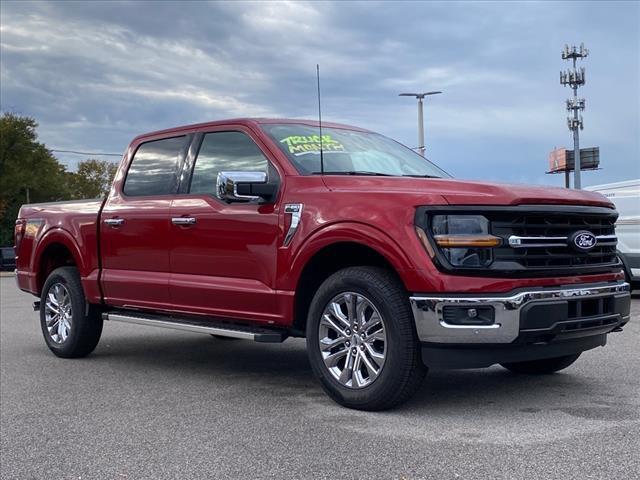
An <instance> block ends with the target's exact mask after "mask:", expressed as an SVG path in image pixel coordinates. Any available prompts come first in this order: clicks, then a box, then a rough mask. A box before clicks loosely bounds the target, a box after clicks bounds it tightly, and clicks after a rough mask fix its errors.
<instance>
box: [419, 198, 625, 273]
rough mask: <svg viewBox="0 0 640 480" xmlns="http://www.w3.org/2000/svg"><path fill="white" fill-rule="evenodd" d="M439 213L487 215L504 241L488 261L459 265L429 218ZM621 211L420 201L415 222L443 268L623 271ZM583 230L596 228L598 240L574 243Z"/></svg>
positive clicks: (466, 270) (462, 270)
mask: <svg viewBox="0 0 640 480" xmlns="http://www.w3.org/2000/svg"><path fill="white" fill-rule="evenodd" d="M434 215H483V216H484V217H486V218H487V219H488V220H489V233H490V234H492V235H495V236H497V237H500V238H501V240H502V242H501V244H500V245H499V246H497V247H493V248H490V249H489V248H487V250H488V251H490V253H491V258H490V259H487V262H486V263H484V266H482V267H480V266H477V265H476V266H473V265H469V266H465V265H462V266H454V265H452V264H451V263H450V262H449V259H448V257H447V256H446V255H445V254H444V253H443V251H442V250H443V249H441V248H439V247H438V246H437V245H436V243H435V241H434V239H433V236H432V232H431V223H430V222H431V218H432V217H433V216H434ZM617 217H618V213H617V212H616V211H615V210H614V209H611V208H607V207H587V206H576V205H567V206H564V205H563V206H561V205H522V206H516V207H492V206H491V207H481V206H453V207H420V208H419V209H418V210H417V212H416V224H417V225H418V226H420V227H421V228H422V229H423V230H424V231H425V232H427V235H428V236H429V239H430V241H431V244H432V245H433V247H434V252H435V261H436V265H437V266H438V268H439V269H441V270H443V271H447V272H450V273H458V274H460V275H479V276H487V277H491V276H494V277H553V276H563V275H564V276H569V275H578V274H594V273H605V272H613V271H618V270H619V269H620V267H621V263H620V260H619V259H618V256H617V252H616V243H617V239H616V237H615V222H616V219H617ZM578 232H589V233H591V234H593V236H595V237H597V243H596V245H595V246H594V247H593V248H591V249H590V250H587V251H584V250H583V251H581V250H579V249H578V248H577V247H574V246H572V243H573V240H574V239H575V238H574V237H575V236H576V235H577V234H578ZM510 240H511V242H510ZM459 250H462V249H459ZM471 253H474V252H471ZM476 256H478V254H476ZM476 263H477V262H476Z"/></svg>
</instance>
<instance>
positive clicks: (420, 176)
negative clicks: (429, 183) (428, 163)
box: [403, 175, 442, 178]
mask: <svg viewBox="0 0 640 480" xmlns="http://www.w3.org/2000/svg"><path fill="white" fill-rule="evenodd" d="M403 177H412V178H442V177H439V176H437V175H403Z"/></svg>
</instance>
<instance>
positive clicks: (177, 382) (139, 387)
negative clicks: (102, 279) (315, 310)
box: [0, 277, 640, 480]
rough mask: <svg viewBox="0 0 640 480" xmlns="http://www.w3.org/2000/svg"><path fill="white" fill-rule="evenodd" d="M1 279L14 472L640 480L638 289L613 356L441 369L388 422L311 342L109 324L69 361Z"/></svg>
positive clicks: (1, 351)
mask: <svg viewBox="0 0 640 480" xmlns="http://www.w3.org/2000/svg"><path fill="white" fill-rule="evenodd" d="M32 301H33V298H32V297H31V296H30V295H27V294H24V293H22V292H20V291H18V290H17V288H16V287H15V284H14V279H13V278H6V277H5V278H0V302H1V305H2V307H1V312H0V361H1V371H0V374H1V377H0V407H1V408H0V410H1V423H0V427H1V437H2V438H1V452H0V454H1V455H0V462H1V466H0V467H1V468H0V477H1V478H2V479H7V480H8V479H14V478H15V479H47V480H49V479H51V480H53V479H143V478H144V479H147V478H148V479H164V478H176V479H196V478H238V479H257V478H278V479H282V478H314V479H321V478H359V479H360V478H361V479H369V478H376V479H377V478H381V479H386V478H389V479H423V478H434V479H439V480H441V479H458V478H461V479H473V478H492V479H495V478H504V479H523V478H529V479H530V478H553V479H581V480H583V479H603V478H615V479H629V478H639V477H640V455H639V454H638V449H639V447H640V350H639V348H640V347H639V346H640V296H638V295H635V299H634V300H633V305H632V321H631V323H630V324H629V326H628V327H627V328H625V331H624V332H623V333H621V334H620V333H618V334H612V335H610V337H609V344H608V345H607V346H606V347H605V348H599V349H597V350H594V351H591V352H587V353H585V354H584V355H583V357H582V358H581V359H580V360H579V361H578V362H577V363H576V364H575V365H574V366H572V367H570V368H569V369H567V370H566V371H564V372H563V373H559V374H556V375H552V376H544V377H533V376H516V375H514V374H511V373H508V372H507V371H506V370H503V369H501V368H499V367H493V368H490V369H485V370H468V371H454V372H451V371H449V372H442V371H440V372H430V374H429V376H428V377H427V381H425V383H424V385H423V387H422V389H421V390H420V391H419V392H418V394H417V395H416V396H415V398H413V399H412V400H411V401H410V402H409V403H408V404H406V405H404V406H403V407H401V408H399V409H397V410H395V411H391V412H384V413H365V412H357V411H351V410H347V409H344V408H341V407H339V406H337V405H336V404H334V403H333V402H332V401H331V400H329V398H328V397H326V396H325V394H324V393H323V392H322V391H321V389H320V387H319V385H317V384H316V383H315V381H314V380H313V379H312V377H311V370H310V367H309V365H308V363H307V358H306V353H305V348H304V342H303V341H301V340H288V341H287V342H285V343H283V344H281V345H268V344H267V345H265V344H255V343H250V342H246V341H226V340H216V339H214V338H211V337H209V336H205V335H198V334H190V333H183V332H173V331H168V330H161V329H153V328H148V327H138V326H133V325H126V324H118V323H105V329H104V333H103V336H102V340H101V342H100V345H99V346H98V348H97V349H96V351H95V352H94V354H93V355H91V356H89V357H87V358H85V359H80V360H63V359H59V358H56V357H55V356H53V354H51V353H50V352H49V351H48V349H47V348H46V346H45V344H44V341H43V340H42V338H41V333H40V329H39V324H38V322H37V314H36V313H35V312H33V311H32V309H31V303H32Z"/></svg>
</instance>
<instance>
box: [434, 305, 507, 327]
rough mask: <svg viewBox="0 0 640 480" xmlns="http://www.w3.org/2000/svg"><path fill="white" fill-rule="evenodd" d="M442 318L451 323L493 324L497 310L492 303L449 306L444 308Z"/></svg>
mask: <svg viewBox="0 0 640 480" xmlns="http://www.w3.org/2000/svg"><path fill="white" fill-rule="evenodd" d="M442 318H443V320H444V321H445V322H446V323H448V324H449V325H493V324H494V323H495V310H494V308H493V307H492V306H491V305H483V306H479V307H478V306H476V307H469V306H467V307H458V306H455V307H454V306H447V307H444V308H443V309H442Z"/></svg>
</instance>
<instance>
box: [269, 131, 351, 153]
mask: <svg viewBox="0 0 640 480" xmlns="http://www.w3.org/2000/svg"><path fill="white" fill-rule="evenodd" d="M280 143H284V144H285V145H287V148H288V149H289V153H291V154H293V155H304V154H307V153H319V152H320V135H291V136H289V137H287V138H283V139H282V140H280ZM322 150H323V151H325V152H344V151H345V148H344V145H342V144H341V143H340V142H339V141H337V140H335V139H333V138H331V135H322Z"/></svg>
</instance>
